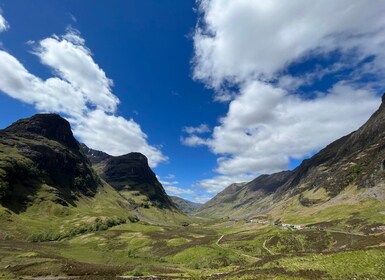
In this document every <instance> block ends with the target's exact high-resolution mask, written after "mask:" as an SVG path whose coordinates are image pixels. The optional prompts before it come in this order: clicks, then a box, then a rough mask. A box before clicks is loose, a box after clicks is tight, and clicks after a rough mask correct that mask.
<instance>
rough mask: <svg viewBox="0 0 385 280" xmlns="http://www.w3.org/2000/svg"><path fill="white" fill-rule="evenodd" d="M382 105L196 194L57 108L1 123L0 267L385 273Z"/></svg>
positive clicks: (291, 275)
mask: <svg viewBox="0 0 385 280" xmlns="http://www.w3.org/2000/svg"><path fill="white" fill-rule="evenodd" d="M384 106H385V105H384V104H383V105H381V107H380V109H379V111H377V112H376V113H375V114H374V115H373V116H372V117H371V119H370V120H369V121H368V122H367V123H366V124H365V125H364V126H363V127H362V128H360V129H359V130H358V131H356V132H353V133H352V134H350V135H349V136H346V137H343V138H341V139H340V140H337V141H336V142H334V143H332V144H330V145H329V146H327V147H326V148H325V149H324V150H321V151H320V152H319V153H318V154H315V155H314V156H313V157H312V158H310V159H309V160H306V161H304V162H303V163H302V164H301V165H299V166H298V167H297V168H296V169H294V170H293V171H283V172H279V173H275V174H271V175H261V176H259V177H257V178H256V179H254V180H252V181H251V182H249V183H243V184H232V185H230V186H229V187H228V188H227V189H225V190H223V191H222V192H221V193H219V194H218V195H217V196H216V197H214V198H213V199H212V200H210V201H208V202H207V203H205V204H203V205H197V204H193V203H192V202H190V201H187V200H182V199H178V198H170V197H169V196H168V195H167V193H166V192H165V190H164V188H163V186H162V184H161V183H160V182H159V181H158V179H157V177H156V175H155V173H154V172H153V171H152V170H151V168H150V167H149V165H148V160H147V158H146V157H145V156H144V155H142V154H140V153H129V154H126V155H122V156H118V157H115V156H111V155H108V154H106V153H103V152H101V151H96V150H92V149H90V148H88V147H87V146H85V145H84V144H80V143H78V142H77V140H76V139H75V138H74V137H73V135H72V131H71V128H70V125H69V123H68V122H67V121H66V120H65V119H63V118H61V117H60V116H58V115H53V114H38V115H35V116H32V117H31V118H27V119H22V120H19V121H17V122H15V123H14V124H12V125H11V126H9V127H8V128H6V129H4V130H1V131H0V136H1V138H0V202H1V205H0V225H1V227H0V279H8V280H11V279H29V280H32V279H35V280H38V279H39V280H50V279H51V280H59V279H80V280H91V279H96V280H98V279H100V280H101V279H385V266H384V265H383V264H384V263H385V214H384V213H385V212H384V211H385V200H384V197H385V190H384V180H383V178H384V176H385V175H384V174H385V173H384V172H385V171H384V169H383V165H382V164H383V158H384V156H383V153H384V149H383V148H382V147H383V146H384V145H383V141H384V140H383V139H384V137H382V133H383V131H385V130H378V129H379V127H381V126H383V125H385V107H384ZM378 131H380V133H378ZM353 146H356V148H355V149H352V148H351V147H353ZM336 186H338V188H337V187H336ZM179 207H180V208H179ZM183 211H184V212H183ZM186 213H188V214H186Z"/></svg>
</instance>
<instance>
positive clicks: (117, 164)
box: [82, 144, 176, 209]
mask: <svg viewBox="0 0 385 280" xmlns="http://www.w3.org/2000/svg"><path fill="white" fill-rule="evenodd" d="M82 148H83V150H84V152H85V154H86V155H87V157H88V158H89V160H90V161H91V162H92V164H93V166H94V168H95V170H96V171H97V173H98V174H99V175H100V177H101V178H102V179H103V180H105V181H106V182H107V183H108V184H109V185H111V186H112V187H113V188H115V189H116V190H117V191H119V192H120V193H121V194H122V195H124V196H126V197H129V198H131V197H132V195H133V196H136V197H143V202H142V205H149V204H151V205H154V206H156V207H159V208H167V209H176V207H175V205H174V203H173V202H172V201H171V199H170V198H169V197H168V195H167V194H166V192H165V190H164V189H163V186H162V184H161V183H160V182H159V181H158V179H157V178H156V175H155V173H154V172H153V171H152V170H151V168H150V167H149V165H148V160H147V158H146V156H144V155H143V154H141V153H129V154H126V155H122V156H116V157H115V156H111V155H108V154H106V153H104V152H101V151H96V150H93V149H90V148H88V147H87V146H86V145H84V144H82Z"/></svg>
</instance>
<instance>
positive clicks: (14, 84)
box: [0, 29, 167, 167]
mask: <svg viewBox="0 0 385 280" xmlns="http://www.w3.org/2000/svg"><path fill="white" fill-rule="evenodd" d="M34 53H35V54H36V55H37V56H38V57H39V58H40V60H41V62H42V63H43V64H45V65H47V66H48V67H50V68H51V69H52V70H53V72H54V74H55V76H54V77H51V78H49V79H46V80H43V79H41V78H39V77H37V76H35V75H33V74H31V73H30V72H28V70H27V69H26V68H25V67H24V66H23V65H22V64H21V63H20V62H19V61H18V60H17V59H16V58H15V57H13V56H12V55H11V54H9V53H7V52H5V51H1V50H0V61H1V63H0V73H1V75H0V90H1V91H2V92H4V93H5V94H7V95H9V96H11V97H13V98H15V99H18V100H20V101H22V102H25V103H28V104H31V105H34V106H35V108H36V109H37V110H38V111H41V112H56V113H61V114H65V115H67V116H68V119H69V121H70V122H71V124H72V126H73V130H74V133H75V135H76V136H78V137H79V138H80V140H81V141H83V142H84V143H85V144H86V145H88V146H89V147H92V148H94V149H99V150H102V151H104V152H107V153H109V154H112V155H121V154H125V153H128V152H134V151H135V152H141V153H143V154H145V155H146V156H147V157H148V159H149V164H150V165H151V166H152V167H154V166H156V165H157V164H159V163H160V162H163V161H166V160H167V157H166V156H165V155H163V154H162V152H161V151H160V150H159V149H158V148H156V147H154V146H151V145H149V144H148V142H147V135H146V134H145V133H144V132H143V131H142V130H141V128H140V125H139V124H137V123H136V122H135V121H134V120H133V119H130V120H126V119H125V118H123V117H121V116H116V115H114V113H115V112H116V109H117V106H118V104H119V99H118V98H117V97H116V96H115V95H114V94H113V93H112V91H111V87H112V85H113V83H112V81H111V80H110V79H108V78H107V76H106V74H105V73H104V71H103V70H102V69H101V68H100V67H99V66H98V65H97V64H96V63H95V62H94V60H93V58H92V55H91V52H90V50H88V49H87V47H86V46H85V42H84V39H83V38H82V37H80V34H79V32H78V31H76V30H73V29H71V30H69V32H68V33H67V34H65V35H64V36H62V37H58V36H52V37H50V38H46V39H44V40H41V41H40V42H39V43H38V45H37V46H36V48H35V50H34Z"/></svg>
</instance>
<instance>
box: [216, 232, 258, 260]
mask: <svg viewBox="0 0 385 280" xmlns="http://www.w3.org/2000/svg"><path fill="white" fill-rule="evenodd" d="M224 236H225V235H222V236H221V237H219V238H218V240H217V242H215V245H217V246H218V247H219V248H221V249H223V250H230V251H233V252H234V253H236V254H238V255H240V256H242V257H246V258H250V259H253V260H256V261H259V260H260V259H259V258H257V257H253V256H250V255H248V254H244V253H240V252H238V251H236V250H232V249H229V248H225V247H223V246H221V245H220V244H219V242H221V240H222V238H223V237H224Z"/></svg>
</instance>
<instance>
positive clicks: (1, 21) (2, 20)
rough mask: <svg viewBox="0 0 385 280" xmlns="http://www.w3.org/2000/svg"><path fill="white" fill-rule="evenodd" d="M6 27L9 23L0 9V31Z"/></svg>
mask: <svg viewBox="0 0 385 280" xmlns="http://www.w3.org/2000/svg"><path fill="white" fill-rule="evenodd" d="M8 28H9V24H8V22H7V21H6V20H5V18H4V17H3V15H2V14H1V10H0V32H3V31H6V30H7V29H8Z"/></svg>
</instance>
